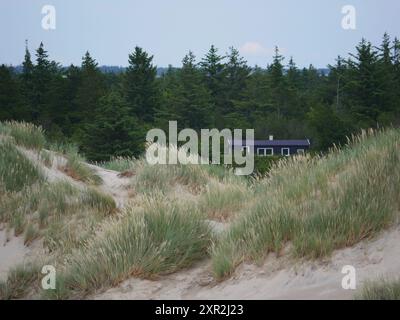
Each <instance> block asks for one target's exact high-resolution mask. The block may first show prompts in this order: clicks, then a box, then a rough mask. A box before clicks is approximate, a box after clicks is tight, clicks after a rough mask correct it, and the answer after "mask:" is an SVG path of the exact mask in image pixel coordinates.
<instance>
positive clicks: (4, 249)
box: [0, 230, 30, 280]
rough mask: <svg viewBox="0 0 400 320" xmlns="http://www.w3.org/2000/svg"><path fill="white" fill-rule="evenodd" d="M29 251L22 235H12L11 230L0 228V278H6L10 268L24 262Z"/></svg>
mask: <svg viewBox="0 0 400 320" xmlns="http://www.w3.org/2000/svg"><path fill="white" fill-rule="evenodd" d="M29 252H30V249H29V248H28V247H26V246H25V245H24V240H23V237H14V233H13V232H8V233H7V232H6V231H5V230H0V280H4V279H6V277H7V272H8V271H9V269H10V268H12V267H13V266H15V265H17V264H20V263H22V262H24V260H25V258H27V256H28V254H29Z"/></svg>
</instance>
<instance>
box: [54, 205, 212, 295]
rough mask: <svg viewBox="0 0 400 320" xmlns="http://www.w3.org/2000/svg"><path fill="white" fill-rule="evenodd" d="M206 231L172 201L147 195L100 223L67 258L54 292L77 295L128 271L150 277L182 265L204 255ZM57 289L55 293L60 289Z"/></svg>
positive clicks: (125, 275) (112, 282)
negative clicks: (144, 200)
mask: <svg viewBox="0 0 400 320" xmlns="http://www.w3.org/2000/svg"><path fill="white" fill-rule="evenodd" d="M210 242H211V232H210V229H209V227H208V225H207V224H206V223H205V222H204V221H202V220H201V219H200V216H197V215H195V214H191V213H189V212H187V208H185V207H184V206H182V205H178V204H177V203H163V202H160V199H149V201H148V203H146V204H145V206H144V208H142V209H139V210H138V209H135V208H128V209H127V210H126V212H125V214H124V216H123V217H122V218H121V219H120V220H115V221H112V222H109V223H107V224H106V225H105V226H103V230H102V232H101V233H99V234H98V235H96V236H95V237H93V238H92V239H91V240H90V241H89V242H88V243H87V245H85V247H84V248H82V249H81V250H80V251H79V252H76V253H75V254H73V255H72V256H71V257H70V258H69V261H70V263H69V265H68V267H67V268H66V271H65V273H64V274H63V275H61V277H62V278H63V280H62V283H63V285H62V286H61V287H59V288H58V289H57V291H56V292H55V293H50V294H54V295H55V296H56V297H58V298H60V297H62V298H65V296H62V294H64V295H65V294H66V295H68V296H74V295H82V294H85V293H89V292H93V291H94V290H96V289H100V288H107V287H110V286H113V285H114V286H115V285H117V284H118V283H119V282H121V281H122V280H124V279H126V278H128V277H130V276H138V277H144V278H148V277H150V278H154V277H155V276H157V275H159V274H165V273H171V272H174V271H177V270H179V269H181V268H184V267H188V266H190V265H191V264H193V262H195V261H197V260H199V259H203V258H205V257H206V256H207V248H208V247H209V245H210ZM60 292H61V293H62V294H61V293H60Z"/></svg>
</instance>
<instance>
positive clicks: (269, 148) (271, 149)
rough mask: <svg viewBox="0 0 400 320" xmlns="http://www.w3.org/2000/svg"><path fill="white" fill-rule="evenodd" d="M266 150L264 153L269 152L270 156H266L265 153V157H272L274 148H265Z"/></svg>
mask: <svg viewBox="0 0 400 320" xmlns="http://www.w3.org/2000/svg"><path fill="white" fill-rule="evenodd" d="M265 149H266V150H265V153H266V152H267V151H268V150H271V154H267V153H266V155H267V157H272V156H273V155H274V148H265Z"/></svg>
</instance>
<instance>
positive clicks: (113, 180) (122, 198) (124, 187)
mask: <svg viewBox="0 0 400 320" xmlns="http://www.w3.org/2000/svg"><path fill="white" fill-rule="evenodd" d="M88 166H90V167H91V168H93V169H94V170H96V173H97V174H98V175H99V176H100V177H101V178H102V179H103V183H102V184H101V185H100V186H99V189H100V190H102V191H103V192H104V193H107V194H110V195H111V196H112V197H113V198H114V200H115V202H116V204H117V207H118V208H122V207H123V206H124V205H125V204H126V203H127V201H128V200H129V198H130V197H129V190H128V188H129V185H130V183H131V178H127V177H120V176H119V174H120V173H119V172H118V171H113V170H108V169H104V168H101V167H98V166H95V165H91V164H88Z"/></svg>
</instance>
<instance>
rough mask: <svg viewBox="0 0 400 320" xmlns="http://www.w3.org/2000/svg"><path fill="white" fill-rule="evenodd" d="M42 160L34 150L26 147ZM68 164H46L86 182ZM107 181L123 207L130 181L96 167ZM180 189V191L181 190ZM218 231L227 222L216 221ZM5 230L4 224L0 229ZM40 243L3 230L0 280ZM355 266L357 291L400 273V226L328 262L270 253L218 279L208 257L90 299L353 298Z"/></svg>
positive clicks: (54, 175) (51, 173)
mask: <svg viewBox="0 0 400 320" xmlns="http://www.w3.org/2000/svg"><path fill="white" fill-rule="evenodd" d="M25 153H26V154H27V155H28V156H29V158H30V159H32V160H34V161H37V156H36V155H35V154H33V153H32V152H31V151H25ZM63 162H65V159H64V158H63V157H62V156H56V158H55V161H54V163H53V167H52V168H44V167H43V170H44V171H45V174H46V176H47V177H48V179H49V180H50V181H55V180H60V179H66V180H68V181H69V182H71V183H73V184H75V185H76V186H84V184H83V183H81V182H79V181H75V180H73V179H72V178H70V177H68V176H67V175H65V173H63V172H61V171H59V170H58V169H57V168H58V167H59V165H60V164H62V163H63ZM92 167H93V168H94V169H95V170H96V171H97V173H98V174H99V175H100V176H101V177H102V179H103V181H104V183H103V184H102V185H101V186H99V188H100V189H101V190H102V191H104V192H106V193H108V194H111V195H112V196H113V198H114V199H115V201H116V203H117V205H118V207H120V208H121V207H123V206H124V205H126V204H127V202H128V201H129V198H130V197H129V189H128V187H129V184H130V182H131V180H130V179H129V178H127V177H120V176H119V173H118V172H116V171H112V170H106V169H103V168H100V167H97V166H92ZM179 193H181V192H179ZM212 227H213V229H214V230H215V231H216V232H217V233H218V232H221V231H222V230H223V229H224V228H225V227H226V226H225V225H223V224H220V223H214V224H213V225H212ZM0 229H1V228H0ZM35 247H36V248H37V249H38V248H41V250H43V248H42V246H41V244H40V241H38V242H37V243H34V244H33V245H31V246H29V247H26V246H25V245H24V243H23V237H21V236H20V237H14V236H13V232H12V231H11V232H8V233H7V232H6V231H5V229H2V230H0V279H4V278H5V276H6V274H7V272H8V271H9V270H10V268H12V267H13V266H15V265H17V264H20V263H23V262H24V261H26V260H27V259H29V258H30V257H33V256H35V255H36V249H35ZM345 265H352V266H354V267H355V268H356V280H357V282H356V283H357V289H360V288H361V287H362V285H363V283H364V282H365V280H374V279H376V278H379V277H382V276H385V277H388V278H390V277H396V276H399V275H400V226H399V225H398V226H396V227H393V228H392V229H390V230H387V231H384V232H382V233H381V234H380V235H379V236H377V237H376V238H375V239H374V240H370V241H364V242H361V243H359V244H358V245H356V246H354V247H352V248H346V249H342V250H337V251H335V252H334V253H333V255H332V256H331V258H329V259H325V260H324V261H314V262H312V261H303V262H299V261H293V260H291V259H289V258H288V255H284V257H282V258H276V257H275V256H274V255H273V254H271V255H269V256H268V257H267V259H266V260H265V263H264V264H263V265H262V266H255V265H253V264H242V265H241V266H239V267H238V269H237V270H236V272H235V273H234V274H233V275H232V277H230V278H229V279H227V280H225V281H222V282H216V281H215V280H214V279H213V277H212V274H211V262H210V261H209V260H206V261H203V262H200V263H198V264H197V265H196V266H194V267H192V268H191V269H188V270H182V271H180V272H177V273H174V274H171V275H167V276H162V277H159V278H158V279H156V280H143V279H136V278H131V279H128V280H126V281H124V282H122V283H121V284H120V285H119V286H117V287H115V288H112V289H109V290H107V291H105V292H103V293H98V294H95V295H92V296H90V297H89V298H90V299H352V298H353V297H354V294H355V292H356V290H344V289H343V288H342V286H341V282H342V278H343V277H344V274H342V273H341V271H342V268H343V266H345Z"/></svg>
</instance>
